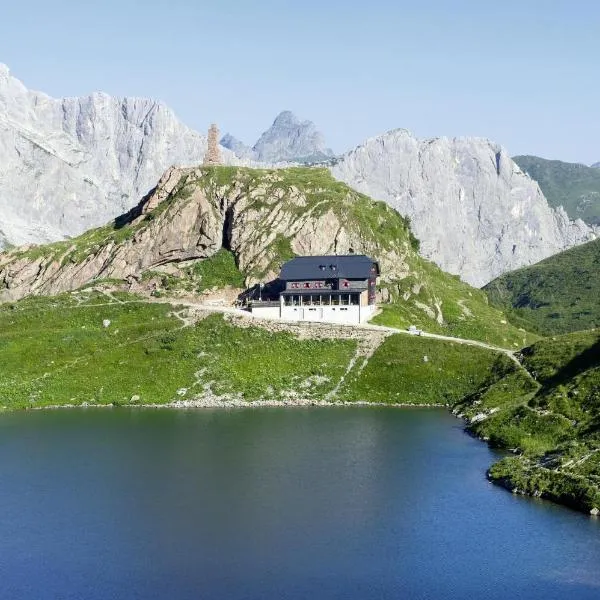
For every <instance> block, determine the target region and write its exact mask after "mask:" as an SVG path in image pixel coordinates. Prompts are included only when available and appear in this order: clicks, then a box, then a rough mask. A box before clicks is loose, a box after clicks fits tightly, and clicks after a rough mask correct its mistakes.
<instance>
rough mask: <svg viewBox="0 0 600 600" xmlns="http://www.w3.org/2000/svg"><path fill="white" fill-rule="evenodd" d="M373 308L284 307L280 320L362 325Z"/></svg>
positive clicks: (353, 306) (370, 314)
mask: <svg viewBox="0 0 600 600" xmlns="http://www.w3.org/2000/svg"><path fill="white" fill-rule="evenodd" d="M374 308H375V307H374V306H356V305H352V306H284V307H283V308H282V310H281V318H282V319H286V320H288V321H321V322H325V323H363V322H364V321H366V320H367V319H369V318H370V317H371V316H372V314H373V312H374Z"/></svg>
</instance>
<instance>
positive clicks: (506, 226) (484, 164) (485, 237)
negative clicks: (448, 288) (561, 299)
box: [331, 129, 596, 286]
mask: <svg viewBox="0 0 600 600" xmlns="http://www.w3.org/2000/svg"><path fill="white" fill-rule="evenodd" d="M331 172H332V174H333V176H334V177H336V179H338V180H340V181H344V182H345V183H347V184H348V185H350V186H351V187H353V188H354V189H357V190H359V191H361V192H363V193H365V194H367V195H369V196H371V197H373V198H376V199H378V200H383V201H385V202H387V203H388V204H389V205H390V206H392V207H393V208H395V209H396V210H398V211H399V212H400V213H401V214H403V215H405V216H406V217H408V218H409V219H410V221H411V225H412V227H413V230H414V232H415V235H416V236H417V237H418V238H419V240H420V241H421V252H422V254H423V256H425V257H426V258H428V259H430V260H433V261H434V262H436V263H437V264H438V265H439V266H440V267H441V268H442V269H443V270H445V271H447V272H450V273H453V274H457V275H459V276H460V277H462V278H463V279H464V280H465V281H467V282H468V283H470V284H472V285H475V286H481V285H484V284H485V283H487V282H488V281H490V280H491V279H493V278H494V277H496V276H498V275H500V274H501V273H503V272H506V271H509V270H512V269H514V268H518V267H521V266H523V265H527V264H532V263H534V262H537V261H538V260H541V259H542V258H545V257H547V256H549V255H551V254H553V253H556V252H559V251H561V250H563V249H564V248H566V247H569V246H572V245H576V244H578V243H582V242H585V241H588V240H589V239H593V238H594V236H595V235H596V232H595V231H594V230H593V229H592V228H590V227H589V226H588V225H586V224H585V223H583V221H581V220H579V221H570V220H569V218H568V216H567V214H566V213H565V212H564V211H563V210H561V209H552V208H550V207H549V205H548V203H547V201H546V199H545V198H544V196H543V194H542V192H541V190H540V188H539V186H538V184H537V183H536V182H535V181H533V180H532V179H531V178H530V177H529V176H527V175H526V174H524V173H523V172H522V170H521V169H520V168H519V167H518V166H517V165H516V164H515V163H514V162H513V161H512V159H511V158H510V156H509V155H508V153H507V151H506V150H505V149H504V148H503V147H502V146H500V145H499V144H496V143H494V142H491V141H489V140H487V139H485V138H444V137H441V138H431V139H425V140H419V139H417V138H415V137H414V136H413V135H412V134H411V133H410V132H409V131H408V130H406V129H395V130H392V131H391V132H388V133H385V134H382V135H380V136H375V137H372V138H369V139H368V140H366V141H365V142H364V143H363V144H361V145H359V146H357V147H356V148H355V149H353V150H351V151H349V152H347V153H346V154H344V155H342V156H341V157H338V158H337V159H336V160H334V161H333V166H332V167H331Z"/></svg>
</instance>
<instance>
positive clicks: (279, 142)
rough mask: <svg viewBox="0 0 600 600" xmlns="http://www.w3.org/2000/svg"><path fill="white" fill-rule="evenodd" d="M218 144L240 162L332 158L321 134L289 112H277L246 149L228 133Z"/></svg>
mask: <svg viewBox="0 0 600 600" xmlns="http://www.w3.org/2000/svg"><path fill="white" fill-rule="evenodd" d="M221 145H222V146H224V147H225V148H228V149H229V150H231V151H232V152H234V153H235V155H236V156H237V157H238V158H240V159H244V160H254V161H257V162H262V163H270V164H274V163H285V162H296V163H315V162H321V161H323V160H327V159H329V158H331V157H333V152H332V151H331V150H330V149H329V148H327V147H326V146H325V140H324V137H323V134H322V133H321V132H320V131H318V130H317V128H316V126H315V124H314V123H313V122H312V121H301V120H300V119H299V118H298V117H297V116H296V115H295V114H294V113H293V112H291V111H289V110H284V111H283V112H281V113H279V114H278V115H277V117H276V118H275V120H274V121H273V124H272V125H271V127H269V129H267V131H265V132H264V133H263V134H262V135H261V136H260V138H259V140H258V141H257V142H256V144H254V147H253V148H249V147H248V146H246V144H244V143H243V142H240V141H239V140H238V139H237V138H235V137H234V136H232V135H231V134H227V135H225V136H223V138H222V140H221Z"/></svg>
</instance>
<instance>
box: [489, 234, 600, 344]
mask: <svg viewBox="0 0 600 600" xmlns="http://www.w3.org/2000/svg"><path fill="white" fill-rule="evenodd" d="M599 272H600V240H594V241H592V242H588V243H587V244H583V245H581V246H576V247H575V248H570V249H569V250H565V251H564V252H561V253H560V254H556V255H554V256H551V257H550V258H547V259H545V260H543V261H541V262H539V263H537V264H535V265H532V266H531V267H525V268H523V269H519V270H517V271H513V272H511V273H507V274H506V275H502V276H501V277H499V278H497V279H495V280H494V281H492V282H490V283H489V284H488V285H487V286H485V288H484V290H485V291H486V292H487V294H488V296H489V298H490V302H491V303H492V304H493V305H495V306H496V307H498V308H500V309H503V310H505V311H506V312H507V314H508V315H509V318H510V319H511V321H512V322H513V323H515V324H517V325H524V326H525V327H527V328H528V329H530V330H534V331H537V332H538V333H540V334H542V335H553V334H562V333H568V332H572V331H580V330H585V329H593V328H596V327H600V303H599V302H598V298H600V278H599V277H598V273H599Z"/></svg>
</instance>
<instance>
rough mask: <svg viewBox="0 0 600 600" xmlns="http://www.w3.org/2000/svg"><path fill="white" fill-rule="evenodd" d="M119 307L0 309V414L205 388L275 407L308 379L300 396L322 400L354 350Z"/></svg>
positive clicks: (153, 399) (154, 307)
mask: <svg viewBox="0 0 600 600" xmlns="http://www.w3.org/2000/svg"><path fill="white" fill-rule="evenodd" d="M122 298H123V300H125V302H124V303H118V302H111V300H110V299H109V298H107V297H106V296H104V295H102V294H98V293H96V292H93V291H84V292H80V293H77V294H65V295H63V296H59V297H55V298H32V299H27V300H23V301H21V302H19V303H16V304H11V305H4V306H2V307H0V372H1V373H2V377H1V378H0V403H1V404H0V405H1V406H4V407H6V408H23V407H29V406H44V405H52V404H65V403H73V404H81V403H82V402H89V403H98V404H107V403H117V404H122V403H130V401H131V398H132V397H135V396H139V402H141V403H164V402H168V401H170V400H173V399H177V398H189V397H192V396H193V395H195V394H198V393H201V392H202V390H203V386H204V385H205V384H208V383H210V382H212V383H211V387H212V389H213V391H214V392H215V393H220V394H222V393H231V394H237V393H242V392H243V396H244V398H246V399H249V400H252V399H256V398H259V397H270V392H269V389H270V388H273V390H274V392H273V393H274V394H275V397H277V393H279V392H280V391H285V390H287V389H295V388H296V387H297V386H298V385H299V384H301V383H302V382H303V381H305V380H306V379H308V378H310V377H312V376H314V375H321V376H322V377H324V379H323V380H319V382H316V383H314V384H313V385H310V386H309V387H308V388H307V389H306V390H305V396H308V397H314V398H322V397H323V396H324V395H325V394H327V393H328V392H329V391H331V389H332V387H333V385H334V384H335V383H336V382H337V381H338V380H339V379H340V378H341V376H342V374H343V373H344V372H345V369H346V366H347V364H348V363H349V361H350V359H351V357H352V356H353V355H354V351H355V343H354V342H350V341H344V340H333V341H327V340H326V341H322V342H318V343H317V342H314V341H310V340H297V339H295V338H294V337H292V336H291V335H289V334H284V333H282V334H277V335H270V334H269V333H268V332H267V331H265V330H263V329H259V328H247V329H242V328H238V327H234V326H232V325H230V324H228V323H227V322H226V321H224V320H223V319H222V317H220V316H216V315H215V316H210V317H207V318H206V319H204V320H203V321H200V322H199V323H198V325H197V326H195V327H185V328H184V327H182V322H181V320H180V319H178V318H176V317H175V316H173V314H172V313H173V307H171V306H170V305H168V304H150V303H145V302H138V301H136V300H135V298H134V297H131V296H127V295H122ZM105 319H108V320H110V322H111V323H110V325H109V326H108V327H104V326H103V320H105ZM183 389H185V390H187V391H186V392H183V391H182V390H183ZM178 390H180V394H178V393H177V391H178Z"/></svg>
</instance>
